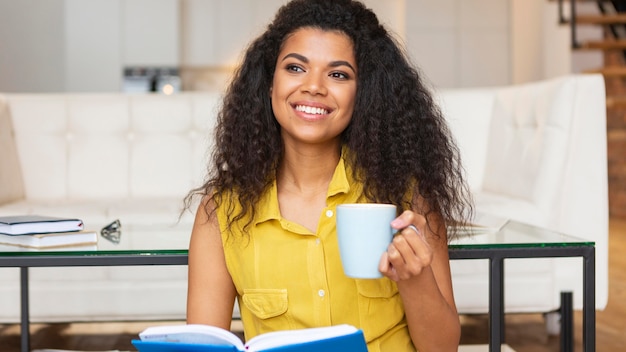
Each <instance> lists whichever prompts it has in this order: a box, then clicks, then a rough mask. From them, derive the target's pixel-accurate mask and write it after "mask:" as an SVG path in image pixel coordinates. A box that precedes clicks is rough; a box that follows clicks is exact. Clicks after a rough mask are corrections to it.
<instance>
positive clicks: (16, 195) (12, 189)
mask: <svg viewBox="0 0 626 352" xmlns="http://www.w3.org/2000/svg"><path fill="white" fill-rule="evenodd" d="M13 133H14V132H13V124H12V122H11V114H10V112H9V108H8V105H7V104H6V101H5V99H4V97H2V96H0V151H2V153H0V185H2V187H0V204H3V203H9V202H11V201H15V200H18V199H22V198H24V185H23V183H22V172H21V167H20V163H19V159H18V156H17V150H16V148H15V139H14V136H13Z"/></svg>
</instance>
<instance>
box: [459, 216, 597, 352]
mask: <svg viewBox="0 0 626 352" xmlns="http://www.w3.org/2000/svg"><path fill="white" fill-rule="evenodd" d="M449 253H450V259H488V260H489V330H490V331H489V351H490V352H493V351H498V352H499V351H500V350H501V347H502V344H503V343H504V280H505V277H504V260H505V259H508V258H551V257H582V258H583V322H582V323H583V326H582V328H583V335H582V336H583V350H584V351H586V352H590V351H595V331H596V315H595V314H596V311H595V300H596V299H595V295H596V280H595V243H594V242H592V241H588V240H584V239H580V238H576V237H572V236H567V235H563V234H560V233H557V232H554V231H550V230H546V229H542V228H539V227H535V226H531V225H527V224H523V223H520V222H515V221H509V222H507V223H506V224H505V225H504V226H503V227H502V228H501V229H500V230H499V231H497V232H484V233H480V232H477V233H475V234H472V235H461V236H459V237H458V238H457V239H455V240H454V241H452V243H451V244H450V245H449ZM561 297H562V304H563V303H566V304H567V305H569V306H568V307H563V312H564V313H567V311H571V310H572V307H571V293H569V296H568V294H567V293H565V296H564V293H562V294H561ZM564 297H565V298H567V299H566V300H565V301H566V302H564V300H563V298H564ZM567 315H569V316H565V315H564V316H562V318H561V319H562V320H563V319H570V320H569V322H563V321H562V327H567V326H572V324H571V322H573V320H571V319H573V316H571V314H567ZM572 334H573V331H569V329H566V330H565V331H561V335H562V336H561V351H573V346H572V342H571V341H573V338H572V337H573V335H572Z"/></svg>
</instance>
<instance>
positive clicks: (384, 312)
mask: <svg viewBox="0 0 626 352" xmlns="http://www.w3.org/2000/svg"><path fill="white" fill-rule="evenodd" d="M356 287H357V291H358V293H359V295H358V301H359V302H358V305H359V320H360V322H361V327H362V328H363V330H364V331H365V334H366V336H365V338H366V340H367V341H370V339H373V338H376V337H379V336H381V335H382V334H384V333H385V332H386V331H388V330H389V329H391V328H393V327H394V326H396V325H397V324H398V323H399V322H400V321H402V320H403V319H404V308H403V306H402V299H401V297H400V294H399V293H398V287H397V286H396V284H395V283H394V282H393V281H391V280H389V279H380V280H356Z"/></svg>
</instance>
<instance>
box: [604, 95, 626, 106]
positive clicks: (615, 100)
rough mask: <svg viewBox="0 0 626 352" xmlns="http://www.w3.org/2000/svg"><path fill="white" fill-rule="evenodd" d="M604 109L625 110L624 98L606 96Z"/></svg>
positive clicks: (625, 99)
mask: <svg viewBox="0 0 626 352" xmlns="http://www.w3.org/2000/svg"><path fill="white" fill-rule="evenodd" d="M606 107H607V109H611V108H625V107H626V97H624V96H607V97H606Z"/></svg>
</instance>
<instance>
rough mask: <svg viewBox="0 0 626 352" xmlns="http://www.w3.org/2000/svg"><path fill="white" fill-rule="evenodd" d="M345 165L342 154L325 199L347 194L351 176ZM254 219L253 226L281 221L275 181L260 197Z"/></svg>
mask: <svg viewBox="0 0 626 352" xmlns="http://www.w3.org/2000/svg"><path fill="white" fill-rule="evenodd" d="M344 152H345V151H344ZM346 165H347V164H346V161H345V160H344V156H343V152H342V156H341V158H339V163H337V167H336V168H335V172H334V173H333V178H332V179H331V181H330V185H329V187H328V193H327V194H326V198H327V199H328V198H330V197H332V196H335V195H337V194H340V193H348V192H349V191H350V178H351V177H352V175H350V172H349V170H347V166H346ZM256 218H257V220H256V221H254V223H255V225H256V224H259V223H262V222H264V221H268V220H279V221H280V220H281V216H280V208H279V206H278V187H277V186H276V179H274V182H272V185H271V186H270V187H269V189H268V190H267V191H266V192H265V193H264V194H263V196H261V199H259V202H258V206H257V214H256Z"/></svg>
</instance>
